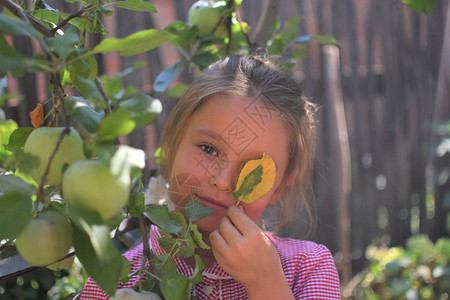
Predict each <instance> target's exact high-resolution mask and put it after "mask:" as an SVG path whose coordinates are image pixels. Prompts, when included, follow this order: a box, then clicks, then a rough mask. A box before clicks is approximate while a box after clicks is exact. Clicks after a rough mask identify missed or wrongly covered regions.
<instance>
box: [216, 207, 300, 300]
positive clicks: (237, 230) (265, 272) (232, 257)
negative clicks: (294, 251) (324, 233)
mask: <svg viewBox="0 0 450 300" xmlns="http://www.w3.org/2000/svg"><path fill="white" fill-rule="evenodd" d="M209 240H210V242H211V246H212V251H213V254H214V257H215V258H216V260H217V263H218V264H219V265H220V266H221V267H222V268H223V269H224V270H225V272H227V273H228V274H230V275H231V277H233V278H234V279H235V280H236V281H237V282H239V283H241V284H242V285H243V286H244V287H245V289H246V290H247V294H248V296H249V298H250V299H251V298H254V299H271V298H273V299H293V296H292V292H291V290H290V288H289V286H288V284H287V282H286V279H285V277H284V272H283V268H282V267H281V262H280V258H279V256H278V252H277V250H276V248H275V246H274V245H273V244H272V242H271V241H270V240H269V238H268V237H267V236H266V235H265V234H264V232H263V231H262V230H261V229H260V228H259V227H258V226H257V225H256V224H255V223H254V222H253V221H252V220H251V219H250V218H249V217H248V216H247V215H246V214H245V213H244V212H243V211H242V209H240V208H237V207H236V206H232V207H230V208H229V209H228V217H225V218H223V219H222V220H221V222H220V224H219V227H218V228H217V229H216V230H214V231H213V232H212V233H211V234H210V236H209ZM272 295H273V297H271V296H272ZM261 296H264V297H263V298H261Z"/></svg>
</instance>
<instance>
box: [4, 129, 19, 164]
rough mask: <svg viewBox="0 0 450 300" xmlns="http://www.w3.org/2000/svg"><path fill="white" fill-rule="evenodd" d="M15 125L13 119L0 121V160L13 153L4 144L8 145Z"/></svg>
mask: <svg viewBox="0 0 450 300" xmlns="http://www.w3.org/2000/svg"><path fill="white" fill-rule="evenodd" d="M17 127H18V125H17V123H16V122H15V121H13V120H7V121H4V122H2V123H0V162H2V161H4V160H6V159H7V158H9V157H11V156H12V155H13V154H12V152H11V151H10V149H9V148H7V147H6V145H8V143H9V141H10V139H11V135H12V133H13V132H14V131H15V130H17Z"/></svg>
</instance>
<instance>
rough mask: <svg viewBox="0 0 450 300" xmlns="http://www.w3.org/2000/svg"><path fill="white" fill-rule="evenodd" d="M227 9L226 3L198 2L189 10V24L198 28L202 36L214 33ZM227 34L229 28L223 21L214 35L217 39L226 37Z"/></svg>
mask: <svg viewBox="0 0 450 300" xmlns="http://www.w3.org/2000/svg"><path fill="white" fill-rule="evenodd" d="M225 8H226V2H225V1H207V0H200V1H197V2H195V3H194V4H192V6H191V8H190V9H189V13H188V22H189V23H190V24H192V25H197V26H198V29H199V35H200V36H202V35H206V34H210V33H213V32H212V31H213V30H214V28H216V26H217V24H218V23H219V21H220V18H221V16H222V12H223V11H224V10H225ZM226 34H227V28H226V26H225V22H224V21H223V20H222V22H221V23H220V25H219V27H218V28H217V29H216V30H215V32H214V35H215V36H216V37H225V36H226Z"/></svg>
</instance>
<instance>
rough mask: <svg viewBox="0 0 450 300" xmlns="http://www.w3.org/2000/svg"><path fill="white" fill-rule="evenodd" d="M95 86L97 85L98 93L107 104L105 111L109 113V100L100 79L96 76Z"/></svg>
mask: <svg viewBox="0 0 450 300" xmlns="http://www.w3.org/2000/svg"><path fill="white" fill-rule="evenodd" d="M95 86H97V88H98V90H99V91H100V94H101V95H102V97H103V100H105V103H106V105H107V107H106V111H105V113H106V114H110V113H111V105H110V101H109V99H108V96H107V95H106V92H105V90H104V89H103V86H102V84H101V82H100V80H99V79H98V77H95Z"/></svg>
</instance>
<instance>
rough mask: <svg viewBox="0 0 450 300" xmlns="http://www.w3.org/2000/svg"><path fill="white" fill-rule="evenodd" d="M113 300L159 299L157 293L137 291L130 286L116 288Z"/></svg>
mask: <svg viewBox="0 0 450 300" xmlns="http://www.w3.org/2000/svg"><path fill="white" fill-rule="evenodd" d="M114 299H115V300H161V297H159V296H158V295H157V294H155V293H152V292H147V291H141V292H137V291H135V290H133V289H130V288H125V289H118V290H117V291H116V293H115V294H114Z"/></svg>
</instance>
